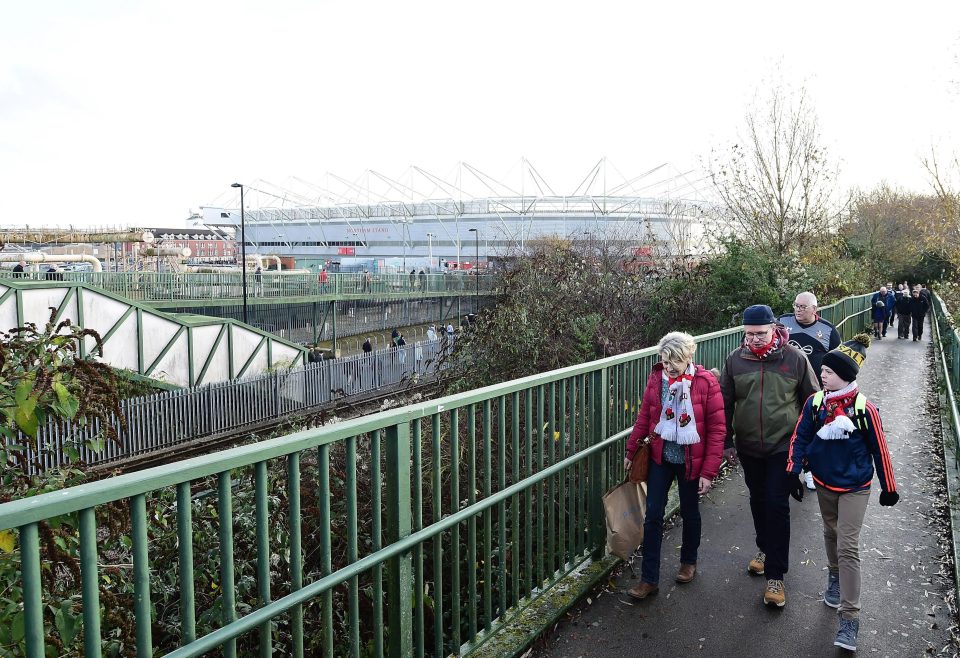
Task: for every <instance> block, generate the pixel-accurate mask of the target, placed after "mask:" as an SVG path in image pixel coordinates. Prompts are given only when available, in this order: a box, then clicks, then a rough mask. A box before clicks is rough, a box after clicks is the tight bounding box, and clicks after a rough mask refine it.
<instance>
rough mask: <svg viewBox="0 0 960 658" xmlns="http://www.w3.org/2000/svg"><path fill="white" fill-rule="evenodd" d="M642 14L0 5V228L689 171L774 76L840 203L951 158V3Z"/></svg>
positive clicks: (955, 100)
mask: <svg viewBox="0 0 960 658" xmlns="http://www.w3.org/2000/svg"><path fill="white" fill-rule="evenodd" d="M647 5H654V3H646V2H627V1H621V2H590V3H587V2H582V1H581V2H576V3H562V2H544V3H532V2H517V1H513V2H499V1H492V0H485V1H484V2H450V1H449V0H447V1H445V2H419V1H415V2H389V3H379V2H356V1H354V2H338V3H330V2H316V1H314V2H287V1H283V0H274V1H271V2H262V3H259V2H244V1H240V0H230V1H229V2H216V1H208V0H202V1H197V0H194V1H192V2H180V1H166V2H135V1H133V0H122V1H121V0H117V1H107V0H84V1H83V2H77V1H76V0H60V1H56V0H44V1H42V2H15V1H13V0H7V1H6V2H4V4H3V7H4V10H3V12H2V16H3V18H2V20H0V223H2V224H3V225H23V224H29V225H31V226H38V225H50V224H55V223H59V224H70V223H72V224H74V225H78V226H80V225H134V226H135V225H139V226H180V225H183V223H184V220H185V219H186V217H187V216H188V214H189V211H190V209H191V208H196V207H198V206H200V205H208V204H211V203H213V204H215V203H218V202H219V203H226V202H227V201H229V199H230V198H231V197H230V195H229V192H230V190H229V185H230V183H232V182H234V181H240V182H244V183H252V182H254V181H257V180H261V179H262V180H266V181H271V182H274V183H277V184H281V185H282V184H283V183H284V181H285V180H288V179H289V178H290V177H298V178H300V179H304V180H307V181H315V182H317V183H321V182H322V181H323V178H324V173H325V172H328V171H330V172H336V173H338V174H340V175H341V176H344V177H346V178H349V179H354V178H356V177H358V176H359V175H360V174H361V173H362V172H363V171H364V170H366V169H373V170H377V171H380V172H383V173H384V174H387V175H390V176H399V175H401V174H402V172H404V171H405V170H406V169H407V168H408V166H409V165H418V166H421V167H423V168H425V169H427V170H430V171H432V172H434V173H436V174H438V175H441V176H443V175H446V174H448V173H449V172H450V171H451V170H452V169H455V168H456V163H458V162H460V161H465V162H468V163H470V164H472V165H474V166H475V167H478V168H479V169H481V170H483V171H485V172H486V173H488V174H490V175H492V176H497V177H500V176H506V174H507V173H508V172H513V173H512V175H513V176H514V177H516V175H517V173H516V172H517V171H518V170H519V168H518V166H517V163H518V162H519V161H520V158H521V157H526V158H527V159H528V160H529V161H530V162H532V163H533V164H534V165H535V166H536V168H537V170H538V171H539V172H540V174H542V175H543V177H544V178H545V179H547V181H548V182H549V183H550V184H551V186H552V187H553V188H554V189H555V190H556V191H557V192H558V193H569V192H572V190H573V189H574V188H575V187H576V186H577V184H578V183H579V182H580V180H581V179H582V177H583V176H584V175H586V173H587V172H588V171H589V170H590V168H591V167H592V166H593V165H594V164H595V163H596V162H597V160H598V159H600V158H602V157H606V158H608V162H609V163H611V165H612V167H611V169H610V171H613V169H614V168H615V169H616V170H617V171H619V172H622V173H623V174H624V175H625V176H627V177H632V176H636V175H639V174H640V173H642V172H643V171H645V170H647V169H650V168H651V167H654V166H656V165H658V164H661V163H663V162H669V163H671V164H672V165H673V166H674V167H676V168H677V169H678V170H681V171H685V170H687V169H693V168H696V167H697V166H698V165H699V164H700V158H701V157H702V156H704V155H705V154H706V153H708V152H709V150H710V148H711V146H716V145H721V144H723V143H726V142H728V141H729V140H731V139H734V138H735V136H736V131H737V129H738V128H739V126H740V125H741V123H742V117H743V113H744V110H745V107H746V104H747V102H748V101H749V99H750V97H751V95H752V94H753V92H754V90H755V89H756V88H757V87H758V86H759V85H761V84H762V83H763V81H764V80H765V79H769V77H770V75H771V72H772V71H773V70H775V68H776V65H777V62H781V69H782V71H783V77H785V78H786V79H787V81H788V82H790V83H792V84H799V83H805V84H806V86H807V88H808V90H809V93H810V96H811V99H812V100H813V103H814V105H815V107H816V109H817V111H818V114H819V117H820V121H821V125H822V130H823V134H824V140H825V142H826V144H827V145H828V147H829V148H830V151H831V153H832V155H834V156H835V157H836V158H837V159H838V160H839V161H840V163H841V168H842V174H843V181H844V184H845V185H860V186H864V187H869V186H872V185H874V184H875V183H877V182H878V181H880V180H881V179H886V180H887V181H888V182H891V183H894V184H898V185H901V186H904V187H906V188H909V189H915V190H926V182H925V178H924V175H923V171H922V169H921V167H920V163H919V158H920V156H921V155H922V154H923V153H925V152H926V151H928V150H929V148H930V146H931V144H939V145H940V147H941V148H942V149H944V151H947V152H951V151H956V150H958V149H960V141H958V130H960V125H958V124H960V122H958V117H960V2H939V1H938V2H925V1H915V2H912V3H905V2H902V1H898V2H836V1H835V0H834V1H832V2H806V3H800V4H798V3H771V2H769V0H767V1H764V2H736V3H718V2H682V3H681V2H674V3H667V2H659V3H655V5H656V6H647ZM733 7H739V9H737V10H735V9H733ZM951 124H952V126H951ZM610 176H611V178H612V179H613V180H614V182H615V179H616V176H614V175H613V174H612V173H611V174H610Z"/></svg>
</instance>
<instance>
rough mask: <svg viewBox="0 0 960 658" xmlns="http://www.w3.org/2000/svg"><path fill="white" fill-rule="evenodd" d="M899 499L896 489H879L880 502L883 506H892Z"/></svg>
mask: <svg viewBox="0 0 960 658" xmlns="http://www.w3.org/2000/svg"><path fill="white" fill-rule="evenodd" d="M898 500H900V494H898V493H897V492H896V491H881V492H880V504H881V505H883V506H884V507H893V506H894V505H896V504H897V501H898Z"/></svg>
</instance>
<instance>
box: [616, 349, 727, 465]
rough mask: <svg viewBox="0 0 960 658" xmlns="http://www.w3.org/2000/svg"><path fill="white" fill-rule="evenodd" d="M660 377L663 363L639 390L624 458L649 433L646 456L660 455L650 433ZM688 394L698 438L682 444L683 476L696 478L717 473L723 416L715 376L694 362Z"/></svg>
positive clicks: (656, 415)
mask: <svg viewBox="0 0 960 658" xmlns="http://www.w3.org/2000/svg"><path fill="white" fill-rule="evenodd" d="M662 381H663V364H660V363H658V364H656V365H655V366H654V367H653V372H651V373H650V379H648V380H647V388H646V389H645V390H644V392H643V401H642V403H641V404H640V413H639V414H637V422H636V423H635V424H634V426H633V432H631V434H630V440H629V441H627V454H626V456H627V458H632V457H633V455H634V454H635V453H636V451H637V448H638V447H639V446H640V441H641V440H642V439H643V438H644V437H645V436H648V435H650V456H651V457H652V458H653V461H655V462H657V463H658V464H659V463H661V460H662V459H663V439H661V438H660V437H659V436H658V435H656V434H654V433H653V428H654V427H656V426H657V423H658V422H660V409H661V407H662V406H663V405H662V403H661V401H660V390H661V385H662V384H661V382H662ZM690 398H691V402H692V403H693V415H694V417H695V418H696V420H697V434H699V435H700V442H699V443H694V444H693V445H688V446H685V455H686V458H685V460H684V463H685V464H686V471H687V472H686V479H687V480H696V479H698V478H701V477H705V478H707V479H709V480H712V479H713V478H715V477H717V472H718V471H719V470H720V461H721V460H722V459H723V441H724V438H725V437H726V433H727V420H726V416H725V415H724V413H723V396H722V395H721V394H720V384H719V383H718V382H717V378H716V377H714V376H713V373H712V372H710V371H709V370H705V369H704V367H703V366H700V365H698V366H696V370H695V372H694V375H693V384H692V385H691V387H690Z"/></svg>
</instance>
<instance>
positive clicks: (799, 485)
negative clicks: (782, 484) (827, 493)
mask: <svg viewBox="0 0 960 658" xmlns="http://www.w3.org/2000/svg"><path fill="white" fill-rule="evenodd" d="M786 490H787V493H788V494H790V495H791V496H793V498H794V500H796V501H798V502H799V501H801V500H803V482H801V481H800V475H799V474H798V473H787V480H786Z"/></svg>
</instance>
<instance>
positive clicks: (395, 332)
mask: <svg viewBox="0 0 960 658" xmlns="http://www.w3.org/2000/svg"><path fill="white" fill-rule="evenodd" d="M398 338H400V330H399V329H397V328H396V327H394V329H393V331H391V332H390V342H391V343H393V344H394V345H396V344H397V339H398Z"/></svg>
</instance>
